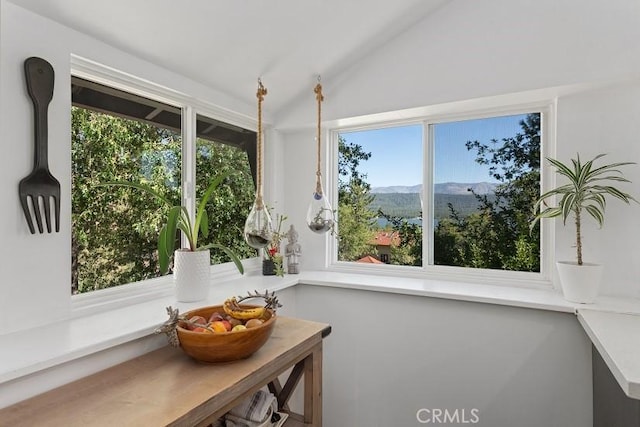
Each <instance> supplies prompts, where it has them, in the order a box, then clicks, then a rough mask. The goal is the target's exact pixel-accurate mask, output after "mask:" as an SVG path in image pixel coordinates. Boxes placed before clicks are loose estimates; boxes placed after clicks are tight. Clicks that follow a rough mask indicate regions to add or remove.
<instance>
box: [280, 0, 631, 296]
mask: <svg viewBox="0 0 640 427" xmlns="http://www.w3.org/2000/svg"><path fill="white" fill-rule="evenodd" d="M638 22H640V3H638V2H637V1H633V0H614V1H610V2H601V1H595V0H594V1H588V2H584V1H578V0H571V1H562V2H557V1H537V2H532V1H526V0H516V1H507V0H486V1H482V2H477V1H476V2H468V1H453V2H451V3H448V4H447V5H446V6H445V7H443V8H441V9H439V10H438V11H437V12H436V14H435V15H433V16H430V17H428V18H427V19H425V20H423V21H422V22H420V23H419V24H417V25H416V26H414V27H412V28H409V29H408V30H407V31H406V32H405V33H404V34H402V35H401V36H399V37H398V38H396V39H394V40H392V41H390V42H389V43H387V44H385V45H383V46H381V47H380V49H379V50H378V51H376V52H375V53H374V54H373V55H371V56H370V57H367V58H365V59H364V60H363V61H361V62H360V63H358V64H357V65H356V66H354V67H352V68H350V69H349V70H346V71H345V72H344V73H342V74H340V75H337V76H325V78H324V79H323V81H324V86H325V88H326V90H325V102H324V104H323V118H324V119H325V120H326V121H327V122H329V123H328V125H327V126H325V127H328V126H329V125H333V126H335V124H336V123H338V122H339V121H340V120H341V119H345V118H353V117H358V116H364V115H367V114H374V113H384V112H393V111H398V110H405V109H411V108H418V107H433V108H434V109H437V108H438V105H442V104H445V103H455V102H458V101H468V100H479V99H483V98H488V97H495V96H500V95H504V94H509V93H518V94H522V93H525V92H528V91H535V90H545V91H546V92H545V96H547V97H548V100H549V101H550V102H553V100H554V98H555V97H558V111H557V121H558V122H557V157H559V158H560V159H562V160H569V158H570V157H571V156H575V153H576V152H580V153H581V154H582V155H583V158H589V157H590V156H591V157H592V156H593V155H595V154H597V153H600V152H609V153H610V155H609V156H608V158H606V159H605V160H611V161H635V162H640V153H639V150H638V136H637V135H638V134H639V133H638V126H639V125H638V120H637V117H640V96H638V95H640V93H639V92H638V88H639V85H640V44H638V43H636V41H637V40H640V25H637V23H638ZM333 77H335V78H333ZM573 86H576V87H578V86H579V87H580V88H579V89H575V87H574V88H572V89H568V88H569V87H573ZM595 88H598V89H595ZM576 90H579V91H582V92H580V93H578V94H572V95H567V93H569V92H572V91H576ZM313 117H315V110H314V105H313V103H312V102H306V101H303V102H300V103H299V104H296V105H294V106H292V108H290V109H289V110H287V111H284V112H281V114H279V115H278V117H277V120H276V124H277V125H276V128H277V129H279V130H280V132H282V135H283V141H284V145H285V150H284V152H285V156H286V159H285V163H286V164H288V165H293V166H295V167H292V168H287V170H286V171H285V179H284V182H285V194H288V195H289V194H299V192H300V190H303V189H306V188H311V185H312V182H311V180H312V179H313V163H312V162H313V159H315V155H314V153H313V150H314V148H315V145H314V143H313V135H314V132H315V129H314V127H313V124H312V120H313ZM303 143H304V144H305V145H304V146H301V144H303ZM325 159H326V157H325ZM628 177H629V178H630V179H631V180H632V181H633V182H634V184H633V185H631V186H628V187H627V189H628V190H629V191H630V192H632V193H634V194H636V195H640V191H637V190H638V189H640V184H639V183H640V166H639V167H633V168H629V169H628ZM634 190H636V191H635V192H634ZM307 192H308V191H307ZM304 194H305V195H306V193H304ZM287 200H288V204H287V210H288V211H289V212H291V213H296V214H299V213H300V212H301V209H303V206H304V204H303V202H302V201H301V200H300V199H298V198H296V199H293V198H291V197H289V198H288V199H287ZM638 209H639V207H638V205H635V206H632V207H631V208H630V209H629V208H628V207H627V206H622V205H621V204H620V203H617V201H615V200H613V201H611V203H609V204H608V206H607V225H606V227H605V230H604V232H599V233H596V232H595V230H594V228H595V227H594V226H593V225H592V224H587V225H586V229H585V238H586V240H585V245H586V247H585V256H586V257H587V259H589V258H590V259H591V260H592V261H595V262H602V263H604V264H606V270H605V281H604V283H603V289H602V293H603V294H608V295H622V296H633V297H638V296H640V286H638V279H637V277H638V273H639V272H640V271H638V269H639V268H640V267H636V266H635V265H636V264H637V263H634V260H635V259H636V258H637V255H638V252H640V244H639V243H638V242H639V241H640V229H638V226H637V221H636V217H637V215H638V213H639V211H638ZM556 230H557V239H556V255H557V258H558V259H573V258H574V256H573V253H572V249H571V246H572V245H573V244H574V238H573V234H572V228H571V225H570V226H569V227H567V228H563V227H562V226H561V223H560V222H557V223H556ZM300 239H301V243H302V244H303V248H304V249H305V254H306V258H305V260H304V262H305V265H303V267H304V268H311V267H313V268H318V267H322V265H319V264H318V263H316V262H311V261H310V260H317V259H320V258H321V257H323V256H324V253H325V252H326V241H325V240H324V239H321V238H318V237H317V236H314V235H312V234H311V233H307V234H305V235H301V238H300Z"/></svg>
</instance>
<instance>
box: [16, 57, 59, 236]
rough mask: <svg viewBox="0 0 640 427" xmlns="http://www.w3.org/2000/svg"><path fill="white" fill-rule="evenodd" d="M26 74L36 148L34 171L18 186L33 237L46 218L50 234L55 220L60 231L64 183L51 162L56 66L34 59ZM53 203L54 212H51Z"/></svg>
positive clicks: (25, 63) (30, 60)
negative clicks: (50, 129)
mask: <svg viewBox="0 0 640 427" xmlns="http://www.w3.org/2000/svg"><path fill="white" fill-rule="evenodd" d="M24 73H25V78H26V80H27V92H28V93H29V97H30V98H31V101H33V110H34V128H35V134H34V138H35V139H34V142H35V144H34V145H35V147H34V165H33V170H32V171H31V173H30V174H29V175H27V176H26V177H25V178H23V179H22V180H21V181H20V183H19V184H18V194H19V195H20V204H21V205H22V211H23V212H24V217H25V219H26V220H27V225H28V226H29V231H30V232H31V234H35V232H36V229H35V227H34V225H33V218H35V220H36V225H37V226H38V231H39V232H40V233H44V228H43V221H42V217H43V216H44V223H45V224H46V226H47V232H48V233H51V220H52V217H53V222H54V228H55V230H56V232H59V231H60V182H59V181H58V180H57V179H56V178H55V177H54V176H53V175H51V172H50V171H49V162H48V122H47V110H48V108H49V103H50V102H51V99H52V98H53V82H54V72H53V67H52V66H51V64H49V63H48V62H47V61H45V60H44V59H42V58H37V57H31V58H27V59H26V60H25V61H24ZM29 199H31V202H29ZM52 201H53V209H51V208H52V206H51V202H52ZM29 206H31V208H32V209H30V208H29ZM31 211H33V213H32V212H31ZM32 215H33V216H32Z"/></svg>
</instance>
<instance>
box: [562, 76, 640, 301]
mask: <svg viewBox="0 0 640 427" xmlns="http://www.w3.org/2000/svg"><path fill="white" fill-rule="evenodd" d="M639 119H640V80H636V81H634V82H630V83H624V84H617V85H614V86H612V87H609V88H606V89H601V90H596V91H591V92H587V93H582V94H576V95H572V96H567V97H563V98H561V99H560V100H559V102H558V147H557V156H558V157H559V158H561V159H565V160H567V159H570V158H575V157H576V153H580V157H581V159H590V158H593V157H594V156H595V155H597V154H600V153H606V154H607V156H606V157H604V158H603V159H602V161H607V162H638V163H640V120H639ZM622 170H624V171H625V175H626V177H627V178H628V179H630V180H631V181H632V184H626V185H624V184H620V187H621V188H624V189H625V190H627V191H628V192H630V193H632V194H633V195H634V196H636V198H638V200H640V166H639V165H633V166H626V167H625V168H624V169H622ZM623 186H624V187H623ZM638 215H640V205H638V204H636V203H632V205H631V206H630V207H629V206H627V205H625V204H624V203H622V202H620V201H618V200H616V199H611V200H609V202H608V203H607V208H606V217H605V223H604V226H603V228H602V229H601V230H600V229H598V228H597V225H596V223H595V221H593V220H592V219H591V218H588V219H586V220H585V222H584V233H583V249H584V259H585V261H591V262H598V263H601V264H603V265H604V268H605V270H604V278H605V280H604V282H603V284H602V286H603V289H602V291H603V293H605V294H609V295H616V296H627V297H634V298H638V297H640V283H639V278H640V263H638V258H639V257H640V224H639V223H638V220H637V218H638ZM556 232H557V240H556V258H557V259H560V260H563V259H575V234H574V233H575V228H574V227H573V224H568V226H567V227H562V226H561V221H557V222H556Z"/></svg>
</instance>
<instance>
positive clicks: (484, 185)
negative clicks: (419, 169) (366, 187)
mask: <svg viewBox="0 0 640 427" xmlns="http://www.w3.org/2000/svg"><path fill="white" fill-rule="evenodd" d="M496 186H497V184H494V183H491V182H476V183H473V184H465V183H460V182H444V183H441V184H436V185H435V191H434V193H435V194H456V195H464V194H470V193H469V189H470V188H471V189H473V191H475V192H476V194H493V192H494V191H495V189H496ZM420 192H422V185H421V184H418V185H411V186H406V185H392V186H389V187H373V188H372V189H371V193H374V194H390V193H420Z"/></svg>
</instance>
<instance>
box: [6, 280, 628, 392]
mask: <svg viewBox="0 0 640 427" xmlns="http://www.w3.org/2000/svg"><path fill="white" fill-rule="evenodd" d="M298 284H300V285H311V286H324V287H332V288H346V289H360V290H365V291H371V292H385V293H395V294H403V295H415V296H423V297H430V298H442V299H449V300H458V301H469V302H476V303H485V304H497V305H503V306H512V307H521V308H529V309H538V310H548V311H558V312H566V313H576V312H577V311H578V310H579V309H581V308H585V309H589V310H597V311H606V312H617V313H629V314H640V301H639V300H633V299H628V298H626V299H622V298H612V297H600V298H599V299H598V301H597V302H596V303H595V304H590V305H588V306H585V305H581V304H573V303H570V302H567V301H565V300H564V299H563V298H562V296H561V295H560V293H559V292H557V291H555V290H552V289H537V288H536V289H530V288H516V287H508V286H496V285H486V284H482V285H480V284H472V283H461V282H451V281H444V280H427V279H416V278H406V277H393V276H375V275H365V274H352V273H336V272H327V271H307V272H303V273H301V274H299V275H286V276H285V277H284V278H279V277H275V276H269V277H265V276H262V275H258V274H254V275H245V276H243V277H240V278H235V279H233V280H227V281H220V282H217V283H216V284H215V286H212V288H211V291H210V294H209V297H208V299H207V300H205V301H199V302H197V303H176V302H175V300H174V298H173V295H168V296H160V297H157V298H155V299H150V300H147V301H144V302H141V303H138V304H134V305H130V306H126V307H122V308H117V309H114V310H110V311H106V312H105V311H101V312H98V313H95V314H88V315H84V316H81V317H74V318H72V319H70V320H66V321H61V322H56V323H52V324H49V325H46V327H39V328H34V329H30V330H25V331H20V332H15V333H11V334H5V335H1V336H0V349H2V351H1V353H0V356H1V360H0V384H2V383H6V382H8V381H11V380H14V379H17V378H20V377H24V376H26V375H29V374H33V373H35V372H38V371H42V370H45V369H47V368H51V367H54V366H57V365H61V364H63V363H66V362H70V361H73V360H76V359H80V358H82V357H85V356H88V355H91V354H94V353H97V352H100V351H102V350H106V349H109V348H113V347H116V346H118V345H122V344H126V343H129V342H132V341H135V340H137V339H141V338H144V337H148V336H150V335H152V334H153V331H154V330H155V329H156V328H157V327H158V326H159V325H160V324H162V323H163V322H164V321H166V320H167V314H166V311H165V307H167V306H169V305H171V306H173V307H177V308H179V309H180V311H181V312H184V311H187V310H190V309H192V308H196V307H201V306H205V305H214V304H220V302H221V301H223V300H224V299H225V298H228V297H229V296H231V295H237V294H242V293H244V292H246V291H247V290H253V289H258V290H263V289H267V290H269V291H279V290H282V289H286V288H289V287H293V286H296V285H298Z"/></svg>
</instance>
